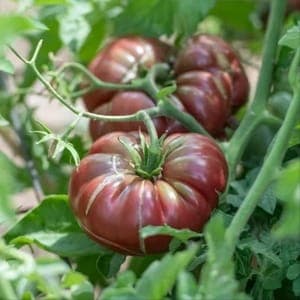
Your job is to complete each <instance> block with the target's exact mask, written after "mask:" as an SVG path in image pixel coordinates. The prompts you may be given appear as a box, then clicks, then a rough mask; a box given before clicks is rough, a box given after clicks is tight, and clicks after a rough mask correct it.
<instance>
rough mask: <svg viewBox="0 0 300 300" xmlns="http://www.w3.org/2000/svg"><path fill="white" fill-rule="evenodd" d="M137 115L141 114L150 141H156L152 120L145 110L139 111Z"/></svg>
mask: <svg viewBox="0 0 300 300" xmlns="http://www.w3.org/2000/svg"><path fill="white" fill-rule="evenodd" d="M139 115H141V119H142V120H143V121H144V123H145V125H146V127H147V131H148V134H149V136H150V143H156V142H157V140H158V136H157V132H156V128H155V126H154V124H153V121H152V120H151V118H150V117H149V115H148V114H147V113H146V112H145V111H140V112H139Z"/></svg>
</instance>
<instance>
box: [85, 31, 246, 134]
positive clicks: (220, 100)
mask: <svg viewBox="0 0 300 300" xmlns="http://www.w3.org/2000/svg"><path fill="white" fill-rule="evenodd" d="M174 56H175V58H174ZM172 61H173V63H172V65H173V76H174V80H176V83H177V90H176V92H175V93H174V95H173V97H172V99H173V100H172V101H173V104H175V105H176V106H177V108H178V109H180V110H182V111H185V112H188V113H190V114H191V115H192V116H193V117H194V118H195V119H196V120H197V121H199V122H200V123H201V124H202V125H203V126H204V128H205V129H206V130H207V131H208V132H209V133H211V134H212V135H213V136H220V135H222V134H223V132H224V128H225V126H226V123H227V120H228V117H229V116H230V115H231V114H232V112H233V111H235V110H236V109H237V108H238V107H240V106H241V105H243V104H244V103H245V101H246V100H247V95H248V91H249V84H248V80H247V77H246V75H245V72H244V69H243V67H242V65H241V63H240V60H239V58H238V56H237V54H236V53H235V52H234V50H233V49H232V47H231V46H230V45H228V44H227V43H226V42H224V41H223V40H222V39H221V38H218V37H214V36H208V35H197V36H194V37H192V38H191V39H190V40H188V42H187V44H186V46H185V47H184V48H183V49H182V50H181V51H179V53H178V54H177V55H176V53H175V50H174V49H172V48H171V46H169V45H168V44H166V43H163V42H161V41H159V40H157V39H151V38H144V37H143V38H142V37H136V36H129V37H122V38H119V39H115V40H113V41H112V42H111V43H109V44H108V45H107V46H106V47H104V49H103V50H102V51H101V52H100V53H99V54H98V55H97V56H96V58H95V59H94V60H93V61H92V62H91V64H90V66H89V69H90V71H91V72H92V73H93V74H95V75H96V76H97V77H99V78H100V79H102V80H103V81H108V82H113V83H125V82H129V81H131V80H132V79H136V78H137V77H138V76H139V71H140V70H141V69H147V68H150V67H151V66H153V65H154V64H155V63H158V62H167V63H170V62H172ZM170 64H171V63H170ZM171 67H172V66H171ZM84 102H85V104H86V107H87V109H88V110H89V111H93V112H95V113H99V114H106V115H126V114H131V113H135V112H136V111H138V110H140V109H146V108H150V107H153V106H155V104H156V103H155V99H151V98H150V97H149V96H148V95H146V94H145V93H143V92H140V91H121V92H120V91H115V90H114V91H113V90H107V89H97V90H95V91H92V92H90V93H88V94H87V95H86V96H85V97H84ZM154 122H155V126H156V129H157V131H158V133H159V134H162V133H165V132H168V133H169V134H170V133H174V132H186V129H185V128H184V127H182V126H180V125H179V124H178V123H177V122H174V121H172V120H170V119H167V118H164V117H161V118H156V119H154ZM139 128H140V129H142V130H144V129H145V128H144V125H143V124H142V123H141V122H135V123H132V122H130V123H128V122H121V123H119V122H118V123H110V122H99V121H91V123H90V133H91V136H92V138H93V139H94V140H96V139H97V138H98V137H99V136H101V135H103V134H106V133H109V132H112V131H117V130H122V131H126V132H129V131H132V130H138V129H139Z"/></svg>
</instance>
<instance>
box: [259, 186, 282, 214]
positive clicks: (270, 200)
mask: <svg viewBox="0 0 300 300" xmlns="http://www.w3.org/2000/svg"><path fill="white" fill-rule="evenodd" d="M276 204H277V198H276V196H275V192H274V187H273V185H271V186H269V187H268V188H267V190H266V191H265V192H264V194H263V195H262V197H261V200H260V201H259V203H258V206H259V207H260V208H262V209H263V210H264V211H265V212H267V213H269V214H270V215H273V213H274V211H275V208H276Z"/></svg>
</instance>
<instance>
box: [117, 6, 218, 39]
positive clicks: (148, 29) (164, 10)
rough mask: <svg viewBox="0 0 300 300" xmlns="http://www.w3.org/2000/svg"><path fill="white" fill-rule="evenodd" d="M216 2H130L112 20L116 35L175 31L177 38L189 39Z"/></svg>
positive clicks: (155, 33)
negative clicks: (187, 37)
mask: <svg viewBox="0 0 300 300" xmlns="http://www.w3.org/2000/svg"><path fill="white" fill-rule="evenodd" d="M215 2H216V1H215V0H206V1H194V0H185V1H181V0H169V1H160V0H132V1H130V2H129V3H128V4H127V6H126V7H125V9H124V10H123V11H122V12H121V14H119V15H118V16H117V18H116V19H115V24H114V25H115V27H114V29H115V33H116V34H117V35H125V34H140V35H144V36H154V37H159V36H161V35H163V34H165V35H168V36H170V35H172V34H174V32H175V33H177V34H178V36H188V35H191V34H192V33H193V32H195V31H196V29H197V26H198V24H199V22H200V21H201V20H202V19H203V18H204V17H205V16H206V14H207V13H208V11H209V10H210V9H211V8H212V7H213V6H214V4H215Z"/></svg>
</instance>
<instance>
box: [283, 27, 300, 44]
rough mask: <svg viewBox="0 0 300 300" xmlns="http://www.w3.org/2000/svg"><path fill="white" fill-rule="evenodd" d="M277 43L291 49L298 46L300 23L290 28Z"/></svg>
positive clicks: (299, 42)
mask: <svg viewBox="0 0 300 300" xmlns="http://www.w3.org/2000/svg"><path fill="white" fill-rule="evenodd" d="M278 43H279V45H282V46H287V47H290V48H292V49H297V48H299V47H300V24H298V25H296V26H294V27H292V28H290V29H289V30H288V31H287V32H286V34H285V35H284V36H283V37H282V38H281V39H280V40H279V42H278Z"/></svg>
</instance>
